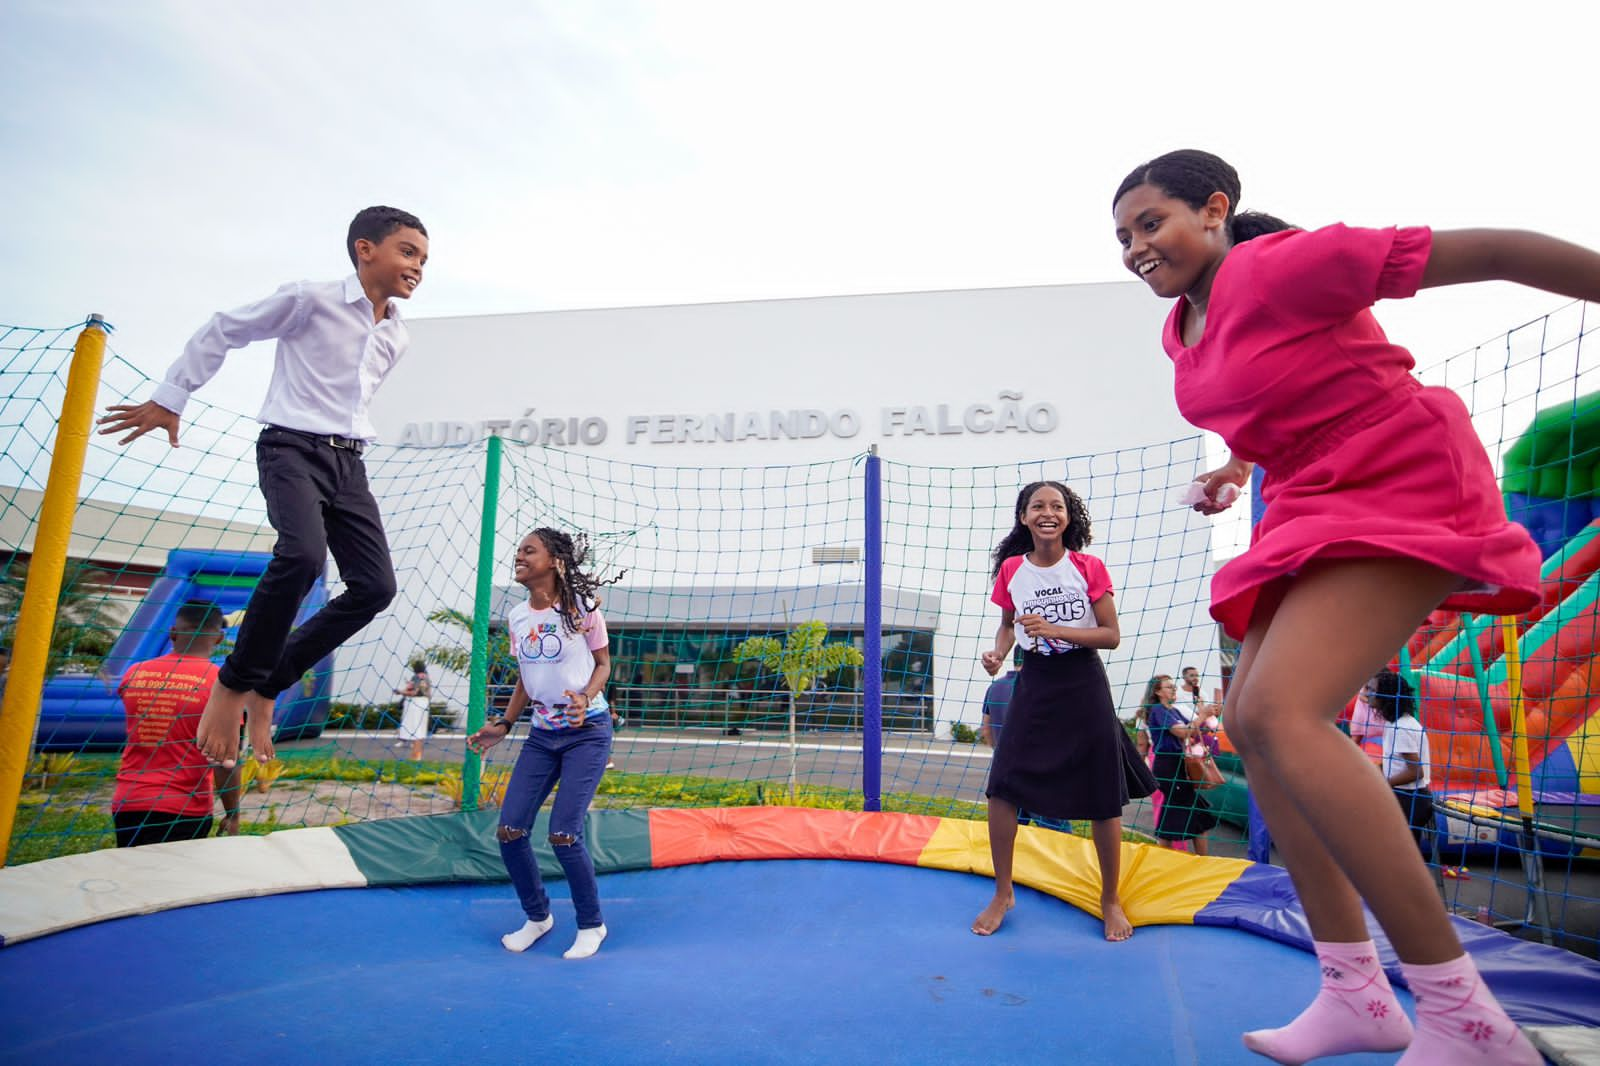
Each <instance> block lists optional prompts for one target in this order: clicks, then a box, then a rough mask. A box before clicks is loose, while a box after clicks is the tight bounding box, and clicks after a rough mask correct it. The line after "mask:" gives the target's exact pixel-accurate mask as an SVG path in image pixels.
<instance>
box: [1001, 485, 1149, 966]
mask: <svg viewBox="0 0 1600 1066" xmlns="http://www.w3.org/2000/svg"><path fill="white" fill-rule="evenodd" d="M1089 540H1090V534H1089V512H1088V509H1087V508H1085V507H1084V505H1083V501H1082V500H1081V499H1079V498H1078V495H1077V494H1076V493H1075V492H1073V491H1072V490H1071V489H1069V488H1067V486H1065V485H1063V484H1061V483H1060V482H1058V481H1036V482H1034V483H1033V484H1031V485H1028V486H1026V487H1024V488H1023V490H1022V492H1021V493H1020V494H1018V496H1017V505H1016V513H1015V524H1014V525H1013V526H1012V529H1011V532H1010V533H1008V534H1007V535H1006V536H1005V538H1004V539H1003V540H1001V541H1000V544H999V546H998V547H997V548H995V552H994V572H993V575H992V576H993V577H994V579H995V582H994V591H993V592H992V593H991V595H990V599H991V600H992V601H993V602H994V604H995V605H996V606H998V607H999V608H1000V628H999V630H998V631H997V632H996V633H995V640H994V647H993V648H992V649H990V650H989V651H986V652H984V653H983V668H984V669H985V670H987V671H988V672H989V673H990V674H991V675H993V674H995V673H997V672H998V671H999V670H1000V668H1001V667H1002V666H1004V665H1005V664H1006V662H1007V660H1009V659H1010V657H1011V649H1012V646H1013V645H1018V646H1020V647H1021V648H1022V671H1021V673H1019V674H1018V675H1017V683H1016V688H1015V690H1014V691H1013V692H1012V696H1011V704H1010V706H1009V707H1008V708H1007V709H1006V726H1005V728H1004V729H1003V730H1001V731H1000V741H999V745H998V746H997V747H996V749H995V753H994V762H993V763H992V764H991V766H990V770H989V787H988V794H989V850H990V853H991V856H992V857H993V859H994V898H993V899H991V900H990V901H989V904H988V905H987V906H986V907H984V909H983V910H982V911H981V912H980V913H979V914H978V917H977V918H976V919H975V920H974V921H973V923H972V931H973V932H974V933H977V934H978V935H979V936H988V935H989V934H991V933H993V932H994V931H995V930H997V929H999V928H1000V923H1001V922H1003V921H1004V920H1005V916H1006V912H1007V911H1009V910H1010V909H1011V907H1012V905H1013V901H1014V895H1013V890H1012V883H1011V860H1012V853H1013V851H1014V850H1015V847H1016V839H1017V808H1018V807H1023V808H1026V809H1027V810H1028V811H1029V812H1031V813H1034V814H1039V815H1042V816H1044V817H1046V818H1054V819H1070V818H1081V819H1088V820H1089V821H1091V822H1093V823H1094V848H1095V856H1096V858H1097V859H1098V860H1099V864H1100V875H1101V889H1100V910H1101V917H1102V918H1103V919H1104V921H1105V935H1106V939H1107V940H1126V939H1127V938H1128V937H1130V936H1132V935H1133V926H1132V924H1131V923H1129V921H1128V917H1127V915H1126V914H1125V913H1123V910H1122V901H1121V898H1120V897H1119V896H1118V895H1117V880H1118V876H1119V873H1120V866H1119V862H1120V859H1121V855H1122V808H1123V806H1124V805H1125V804H1126V803H1127V802H1128V800H1129V799H1130V798H1138V797H1144V796H1148V795H1150V793H1151V792H1153V791H1155V787H1156V786H1155V779H1154V778H1153V777H1152V776H1151V774H1150V768H1149V767H1148V766H1146V765H1145V763H1144V760H1143V759H1141V758H1140V757H1139V753H1138V751H1137V750H1136V749H1135V748H1134V745H1133V741H1132V740H1130V739H1129V738H1128V733H1127V730H1125V729H1123V727H1122V722H1121V720H1120V719H1119V718H1118V717H1117V712H1116V708H1115V706H1114V705H1113V703H1112V700H1111V685H1110V682H1109V681H1108V680H1107V678H1106V670H1105V666H1104V665H1103V664H1102V663H1101V662H1100V656H1099V654H1098V653H1097V652H1096V650H1095V649H1097V648H1105V649H1108V650H1109V649H1111V648H1115V647H1116V646H1117V645H1118V644H1119V643H1120V642H1121V640H1122V632H1121V630H1120V629H1119V628H1118V625H1117V607H1116V604H1115V602H1113V600H1112V593H1111V577H1110V575H1109V574H1107V573H1106V567H1105V564H1104V563H1102V562H1101V561H1100V560H1099V559H1097V558H1095V557H1094V556H1092V555H1085V554H1084V553H1083V551H1082V549H1083V548H1084V547H1085V546H1087V545H1088V543H1089Z"/></svg>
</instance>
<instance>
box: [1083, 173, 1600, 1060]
mask: <svg viewBox="0 0 1600 1066" xmlns="http://www.w3.org/2000/svg"><path fill="white" fill-rule="evenodd" d="M1239 192H1240V184H1239V176H1238V174H1237V173H1236V172H1235V171H1234V169H1233V168H1232V167H1231V166H1229V165H1228V164H1227V163H1226V162H1224V161H1223V160H1221V159H1219V158H1217V157H1216V156H1214V155H1211V154H1210V153H1207V152H1200V151H1194V150H1183V151H1177V152H1170V153H1168V154H1166V155H1163V156H1161V157H1159V158H1157V159H1154V160H1151V161H1150V162H1148V163H1145V164H1143V165H1141V166H1139V167H1137V168H1135V169H1134V170H1133V172H1132V173H1130V174H1129V175H1128V176H1127V178H1125V179H1124V180H1123V182H1122V184H1121V186H1120V187H1119V188H1118V189H1117V191H1116V194H1115V195H1114V196H1113V197H1112V214H1113V217H1114V220H1115V231H1116V237H1117V241H1118V243H1120V244H1121V245H1122V250H1123V251H1122V259H1123V263H1124V265H1125V266H1126V267H1127V268H1128V269H1129V270H1131V271H1133V273H1134V274H1136V275H1137V276H1138V277H1139V278H1141V279H1142V280H1143V281H1144V282H1145V283H1146V284H1148V285H1149V286H1150V288H1151V289H1152V290H1153V291H1154V292H1155V293H1156V294H1157V295H1158V296H1161V297H1163V298H1167V299H1172V300H1174V304H1173V308H1172V313H1171V315H1170V316H1169V317H1168V320H1167V325H1166V328H1165V331H1164V334H1163V345H1164V347H1165V348H1166V351H1167V354H1168V355H1169V356H1170V357H1171V359H1172V361H1173V367H1174V370H1175V373H1176V396H1177V402H1178V408H1179V410H1180V411H1182V412H1183V414H1184V417H1185V418H1187V419H1188V420H1189V421H1190V422H1192V423H1194V424H1195V425H1196V426H1199V427H1201V428H1203V429H1209V430H1212V431H1214V432H1216V433H1218V434H1220V435H1221V436H1222V438H1223V439H1224V441H1226V443H1227V444H1228V446H1229V448H1230V449H1231V457H1230V458H1229V460H1228V462H1227V463H1226V464H1224V465H1223V466H1222V467H1220V468H1218V469H1216V470H1211V471H1207V472H1205V473H1203V474H1201V475H1200V476H1199V477H1198V478H1197V479H1196V482H1195V485H1196V487H1197V488H1198V489H1199V496H1200V501H1199V502H1198V503H1196V504H1194V506H1195V509H1196V510H1198V511H1200V512H1201V513H1203V514H1217V513H1219V512H1221V511H1222V510H1224V509H1225V508H1226V507H1227V506H1228V505H1229V504H1230V503H1231V502H1232V500H1231V499H1230V497H1236V496H1237V494H1238V492H1239V490H1241V489H1242V488H1243V487H1244V486H1245V485H1246V484H1247V483H1248V482H1249V480H1250V475H1251V473H1252V471H1253V468H1254V464H1255V463H1256V462H1257V461H1260V462H1261V463H1262V464H1263V465H1264V466H1265V468H1266V478H1265V481H1264V482H1263V484H1262V497H1263V499H1264V500H1265V501H1266V503H1267V508H1266V512H1265V514H1264V516H1263V517H1262V519H1261V521H1260V522H1259V523H1258V524H1257V526H1256V529H1255V533H1254V536H1253V539H1252V543H1251V546H1250V548H1249V550H1248V551H1246V552H1245V553H1244V554H1242V555H1240V556H1237V557H1236V558H1234V559H1232V560H1230V561H1229V562H1228V563H1227V564H1226V565H1225V566H1223V567H1222V569H1220V570H1218V571H1217V573H1216V575H1215V577H1214V578H1213V579H1212V585H1211V597H1212V605H1211V613H1212V616H1213V617H1215V618H1216V619H1217V621H1218V622H1220V623H1221V624H1222V627H1223V629H1224V630H1225V631H1226V632H1227V633H1228V635H1229V636H1231V637H1233V638H1235V639H1239V640H1242V642H1243V643H1242V645H1241V649H1240V652H1239V659H1238V664H1237V667H1236V668H1235V670H1234V675H1233V682H1232V685H1231V686H1230V688H1229V692H1228V704H1227V722H1228V733H1229V736H1230V738H1231V739H1232V741H1233V743H1234V746H1235V747H1236V748H1237V749H1238V751H1239V753H1240V755H1241V756H1242V757H1243V759H1244V761H1245V764H1246V767H1247V769H1248V772H1249V776H1250V791H1251V795H1252V797H1253V798H1254V799H1255V800H1256V801H1257V802H1258V803H1259V804H1260V807H1261V810H1262V812H1263V813H1264V814H1265V816H1266V819H1267V823H1268V825H1269V826H1270V827H1271V830H1272V837H1273V840H1274V841H1275V842H1276V844H1277V846H1278V851H1279V854H1280V855H1281V856H1282V857H1283V860H1284V865H1285V866H1286V867H1287V869H1288V871H1289V874H1290V877H1291V878H1292V879H1293V881H1294V885H1295V890H1296V893H1297V894H1298V896H1299V898H1300V903H1301V906H1302V907H1303V908H1304V910H1305V915H1306V921H1307V923H1308V925H1309V926H1310V930H1311V934H1312V938H1313V941H1314V943H1315V946H1316V951H1317V956H1318V960H1319V963H1320V966H1321V971H1322V975H1323V983H1322V988H1321V991H1320V992H1319V993H1318V995H1317V997H1316V999H1315V1000H1313V1002H1312V1003H1311V1005H1310V1006H1309V1007H1307V1008H1306V1010H1305V1011H1304V1012H1303V1013H1301V1014H1300V1015H1299V1017H1297V1018H1296V1019H1294V1020H1293V1021H1292V1022H1290V1023H1289V1024H1288V1025H1285V1026H1283V1027H1282V1028H1278V1029H1264V1030H1259V1031H1256V1032H1252V1033H1247V1034H1245V1038H1244V1039H1245V1044H1246V1046H1248V1047H1249V1048H1250V1049H1251V1050H1253V1051H1256V1052H1258V1053H1260V1054H1262V1055H1266V1056H1267V1057H1269V1058H1272V1059H1274V1060H1276V1061H1278V1062H1285V1063H1301V1062H1306V1061H1308V1060H1310V1059H1314V1058H1318V1057H1321V1056H1325V1055H1339V1054H1345V1053H1349V1052H1354V1051H1395V1050H1399V1049H1401V1048H1405V1049H1406V1053H1405V1055H1404V1056H1403V1057H1402V1059H1401V1060H1400V1061H1401V1062H1402V1063H1404V1064H1405V1066H1447V1064H1448V1066H1458V1064H1461V1063H1467V1062H1472V1063H1488V1062H1494V1063H1517V1064H1522V1063H1526V1064H1529V1066H1533V1064H1537V1063H1539V1062H1540V1061H1541V1059H1540V1056H1539V1053H1538V1052H1537V1051H1535V1050H1534V1048H1533V1046H1532V1045H1531V1044H1530V1043H1528V1041H1527V1039H1526V1038H1525V1037H1524V1036H1523V1035H1522V1034H1521V1033H1520V1032H1519V1031H1518V1030H1517V1027H1516V1025H1515V1023H1513V1022H1512V1020H1511V1019H1510V1018H1509V1017H1508V1016H1507V1015H1506V1013H1505V1011H1504V1010H1503V1009H1502V1008H1501V1007H1500V1004H1499V1002H1498V1001H1496V999H1495V997H1494V996H1493V994H1492V993H1491V992H1490V991H1489V989H1488V987H1487V986H1486V985H1485V984H1484V983H1483V981H1482V980H1481V978H1480V977H1479V976H1478V971H1477V967H1476V966H1475V965H1474V964H1473V961H1472V959H1471V957H1470V956H1468V955H1467V954H1466V953H1465V952H1464V951H1463V949H1462V947H1461V942H1460V940H1459V939H1457V937H1456V934H1455V930H1454V929H1453V928H1452V926H1451V924H1450V919H1449V916H1448V915H1447V914H1446V912H1445V909H1444V906H1443V903H1442V901H1441V900H1440V898H1439V896H1438V893H1437V892H1435V891H1434V889H1433V885H1432V883H1431V878H1430V876H1429V874H1428V871H1427V868H1426V866H1425V865H1424V864H1423V863H1422V861H1421V857H1420V856H1419V855H1418V854H1417V850H1416V848H1415V847H1413V846H1410V845H1407V844H1406V843H1405V841H1406V840H1407V839H1408V837H1409V833H1408V831H1407V828H1406V824H1405V821H1404V820H1403V819H1402V818H1401V817H1400V816H1399V811H1398V810H1397V809H1396V805H1395V802H1394V799H1393V797H1392V796H1391V795H1390V794H1389V789H1388V787H1387V786H1386V785H1385V784H1384V783H1383V782H1382V781H1381V780H1379V779H1378V778H1377V777H1376V776H1375V775H1374V774H1373V773H1372V769H1371V764H1370V763H1368V761H1367V759H1366V758H1365V757H1364V756H1363V755H1362V754H1361V753H1360V752H1359V751H1358V750H1357V749H1356V748H1355V747H1353V746H1352V745H1351V744H1350V743H1349V742H1348V741H1347V740H1345V738H1344V737H1343V736H1341V735H1340V733H1339V732H1338V730H1337V729H1336V728H1335V727H1334V725H1333V723H1334V721H1335V719H1336V718H1337V716H1338V712H1339V708H1340V707H1341V705H1342V704H1343V703H1344V702H1345V701H1346V700H1347V699H1348V698H1349V694H1350V693H1351V692H1353V691H1355V689H1356V688H1357V687H1358V686H1359V685H1360V684H1361V683H1362V681H1363V680H1364V679H1366V678H1368V677H1370V676H1372V674H1373V673H1374V672H1375V671H1376V670H1378V669H1379V668H1381V667H1382V666H1383V664H1384V663H1386V662H1387V661H1388V660H1389V659H1390V657H1391V656H1393V655H1394V654H1395V653H1396V651H1397V650H1398V649H1399V648H1400V647H1401V646H1402V645H1404V644H1405V642H1406V640H1407V639H1408V638H1409V637H1410V636H1411V635H1412V634H1413V633H1414V632H1415V630H1416V629H1417V627H1418V625H1420V624H1421V623H1422V622H1423V620H1424V619H1426V618H1427V616H1428V614H1429V613H1430V612H1431V611H1433V610H1434V609H1435V608H1437V607H1439V606H1441V603H1442V605H1443V606H1444V607H1446V608H1450V609H1458V610H1471V611H1477V612H1481V613H1490V614H1515V613H1519V612H1521V611H1525V610H1527V609H1528V608H1530V607H1532V606H1533V605H1534V604H1535V603H1537V602H1538V582H1539V562H1540V557H1539V549H1538V548H1537V547H1536V546H1535V545H1534V543H1533V540H1532V538H1531V537H1529V536H1528V533H1527V531H1526V530H1524V529H1523V528H1522V527H1521V526H1518V525H1516V524H1514V523H1511V522H1508V521H1507V520H1506V514H1505V507H1504V504H1503V502H1502V501H1501V498H1500V492H1499V486H1498V485H1497V483H1496V481H1495V473H1494V468H1493V466H1492V465H1491V464H1490V462H1489V459H1488V456H1487V455H1486V454H1485V452H1484V449H1483V445H1482V443H1481V442H1480V441H1479V440H1478V437H1477V434H1476V432H1475V431H1474V429H1473V426H1472V420H1471V418H1470V416H1469V414H1468V411H1467V409H1466V406H1465V405H1464V404H1463V403H1462V402H1461V400H1460V399H1459V398H1458V397H1457V396H1456V395H1455V394H1454V393H1453V392H1451V391H1450V390H1448V389H1444V388H1427V387H1424V386H1423V385H1422V384H1421V383H1420V382H1418V381H1417V379H1416V378H1414V377H1413V376H1412V375H1411V373H1410V371H1411V369H1412V367H1413V365H1414V363H1413V360H1412V358H1411V355H1410V353H1409V352H1407V351H1406V350H1405V349H1404V348H1401V347H1399V346H1398V345H1395V344H1392V343H1390V342H1389V340H1388V339H1387V338H1386V337H1385V336H1384V334H1383V330H1382V329H1381V328H1380V327H1379V325H1378V323H1377V321H1376V320H1375V319H1374V318H1373V316H1372V312H1371V307H1372V305H1373V304H1374V303H1375V302H1376V301H1378V300H1380V299H1386V298H1404V297H1408V296H1411V295H1413V294H1415V293H1416V292H1417V290H1418V289H1421V288H1428V287H1430V286H1438V285H1454V284H1460V283H1463V282H1475V281H1490V280H1495V279H1504V280H1510V281H1519V282H1522V283H1524V284H1529V285H1533V286H1536V287H1538V288H1542V289H1545V290H1547V291H1550V292H1555V293H1559V294H1561V295H1563V296H1568V297H1573V298H1577V299H1585V300H1600V255H1596V254H1595V253H1593V252H1590V251H1587V250H1585V249H1582V248H1578V247H1576V246H1574V245H1570V244H1566V243H1564V242H1562V241H1558V240H1555V239H1553V238H1550V237H1545V236H1541V235H1539V234H1535V233H1525V232H1513V231H1502V230H1460V231H1454V232H1439V233H1434V232H1431V231H1430V230H1428V229H1426V228H1420V227H1419V228H1398V229H1355V228H1350V227H1345V226H1329V227H1327V228H1325V229H1319V230H1312V231H1303V230H1298V229H1295V228H1294V227H1292V226H1290V225H1288V224H1287V223H1285V222H1283V221H1282V220H1280V219H1276V218H1273V217H1272V216H1270V215H1262V214H1258V213H1255V212H1246V213H1242V214H1241V213H1238V212H1237V210H1236V209H1237V207H1238V201H1239ZM1363 902H1365V903H1366V905H1367V906H1368V907H1370V908H1371V910H1372V913H1373V914H1374V915H1375V916H1376V917H1377V919H1378V921H1379V922H1380V923H1381V924H1382V926H1383V929H1384V931H1385V933H1387V934H1388V937H1389V940H1390V943H1392V944H1393V945H1394V949H1395V952H1396V953H1397V954H1398V955H1399V957H1400V962H1401V968H1402V970H1403V971H1404V973H1405V975H1406V982H1407V984H1408V985H1410V987H1411V990H1412V992H1413V993H1414V994H1415V995H1416V1003H1417V1026H1416V1029H1415V1032H1414V1033H1413V1029H1412V1025H1411V1023H1410V1022H1409V1021H1407V1019H1406V1017H1405V1014H1404V1013H1403V1012H1402V1011H1401V1010H1400V1006H1399V1003H1398V1002H1397V1001H1396V999H1395V997H1394V993H1393V991H1392V990H1391V989H1390V987H1389V982H1388V978H1387V977H1386V976H1385V975H1384V972H1383V969H1382V967H1381V965H1380V963H1379V961H1378V952H1377V948H1376V947H1375V946H1374V944H1373V942H1372V940H1371V937H1370V935H1369V933H1368V931H1367V924H1366V919H1365V916H1364V912H1363V909H1362V904H1363Z"/></svg>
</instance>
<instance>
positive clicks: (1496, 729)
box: [1461, 618, 1510, 788]
mask: <svg viewBox="0 0 1600 1066" xmlns="http://www.w3.org/2000/svg"><path fill="white" fill-rule="evenodd" d="M1472 622H1473V619H1471V618H1468V619H1467V621H1466V622H1464V623H1463V624H1462V627H1461V628H1462V630H1463V631H1465V632H1466V635H1467V638H1468V639H1467V653H1468V654H1469V655H1471V656H1472V679H1473V681H1474V682H1476V683H1477V686H1478V706H1480V707H1481V708H1483V731H1484V734H1485V735H1486V736H1487V737H1488V739H1489V758H1490V759H1492V760H1493V761H1494V776H1495V780H1497V781H1499V782H1500V787H1501V788H1508V787H1510V785H1509V781H1508V777H1507V774H1506V761H1505V758H1504V757H1503V756H1502V755H1501V754H1500V724H1499V723H1498V722H1496V721H1495V720H1494V702H1493V700H1491V699H1490V697H1489V672H1488V671H1487V670H1486V669H1484V663H1483V653H1482V652H1481V651H1480V650H1479V648H1478V632H1479V631H1480V630H1478V629H1475V628H1474V627H1473V625H1472ZM1486 625H1487V624H1486Z"/></svg>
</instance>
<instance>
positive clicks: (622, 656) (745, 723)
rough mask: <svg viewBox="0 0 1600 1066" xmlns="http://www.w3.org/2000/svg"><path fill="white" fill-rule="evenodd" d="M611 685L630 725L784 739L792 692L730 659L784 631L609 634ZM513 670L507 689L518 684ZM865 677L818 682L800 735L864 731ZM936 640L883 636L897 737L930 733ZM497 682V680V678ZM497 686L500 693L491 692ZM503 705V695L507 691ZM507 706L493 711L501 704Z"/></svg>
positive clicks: (808, 696)
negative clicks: (776, 734) (746, 645)
mask: <svg viewBox="0 0 1600 1066" xmlns="http://www.w3.org/2000/svg"><path fill="white" fill-rule="evenodd" d="M608 628H609V629H610V636H611V680H610V682H609V683H608V684H607V685H606V698H607V699H609V700H610V701H611V705H612V707H613V708H614V709H615V710H616V711H617V712H618V713H619V714H622V715H623V716H624V717H626V718H627V719H628V723H629V725H640V726H655V727H664V728H686V727H711V728H717V729H723V730H728V729H741V730H742V729H776V730H787V729H788V722H789V702H788V701H789V690H788V687H787V686H786V684H785V683H784V679H783V676H782V675H781V674H778V673H774V672H772V671H769V670H766V669H763V667H762V666H761V664H760V663H758V662H755V661H746V662H742V663H741V662H738V661H736V660H735V659H734V649H735V648H737V647H738V646H739V644H740V642H741V641H744V640H746V639H748V638H750V637H761V636H769V637H772V638H773V639H775V640H777V641H778V642H779V643H780V644H781V643H782V642H783V639H784V636H785V632H786V631H785V630H782V629H777V630H772V631H767V630H761V629H688V628H683V627H676V626H670V625H660V624H657V625H651V626H632V625H628V624H626V623H622V624H613V625H611V626H609V627H608ZM828 640H829V643H844V642H848V643H850V644H853V645H855V647H856V648H857V649H860V648H861V646H862V634H861V631H860V630H849V629H845V630H834V631H831V632H830V633H829V634H828ZM514 671H515V667H514V666H513V667H512V670H511V672H510V673H509V676H508V677H507V678H506V681H505V684H506V685H509V684H511V683H514V682H515V680H516V675H515V672H514ZM861 673H862V671H861V668H860V667H855V666H847V667H844V668H842V669H840V670H838V671H835V672H834V673H832V674H829V675H827V676H825V677H823V678H820V679H819V680H818V682H817V684H816V685H815V686H814V687H813V688H812V689H810V690H809V691H807V692H803V693H801V694H800V695H799V697H798V698H797V700H796V707H795V710H796V714H797V720H798V724H799V727H800V729H802V730H806V731H817V730H841V731H852V732H859V731H860V729H861V709H862V692H861ZM932 674H933V634H932V633H931V632H927V631H922V630H886V631H885V632H884V634H883V727H884V729H886V730H893V731H900V732H930V731H931V730H932V729H933V698H932V694H931V690H932ZM496 680H499V678H496ZM498 687H500V686H497V688H498ZM506 695H509V689H507V690H506ZM504 699H505V696H501V697H500V699H499V700H498V701H497V702H500V703H502V704H503V701H504Z"/></svg>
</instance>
